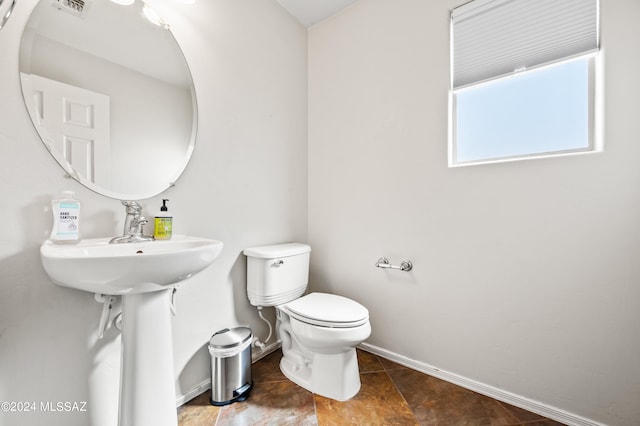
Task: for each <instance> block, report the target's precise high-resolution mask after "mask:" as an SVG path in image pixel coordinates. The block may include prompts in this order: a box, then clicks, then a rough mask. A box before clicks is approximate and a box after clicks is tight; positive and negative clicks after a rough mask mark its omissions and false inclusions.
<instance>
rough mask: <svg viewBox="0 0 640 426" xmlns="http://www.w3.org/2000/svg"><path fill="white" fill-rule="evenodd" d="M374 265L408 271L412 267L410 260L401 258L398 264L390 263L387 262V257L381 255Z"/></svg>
mask: <svg viewBox="0 0 640 426" xmlns="http://www.w3.org/2000/svg"><path fill="white" fill-rule="evenodd" d="M376 267H378V268H383V269H398V270H400V271H405V272H409V271H410V270H412V269H413V263H411V261H410V260H403V261H402V262H400V265H392V264H390V263H389V259H387V258H386V257H381V258H380V259H378V261H377V262H376Z"/></svg>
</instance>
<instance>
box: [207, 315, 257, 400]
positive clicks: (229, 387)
mask: <svg viewBox="0 0 640 426" xmlns="http://www.w3.org/2000/svg"><path fill="white" fill-rule="evenodd" d="M251 339H252V335H251V329H250V328H247V327H237V328H232V329H228V328H225V329H223V330H220V331H218V332H216V333H214V335H213V336H211V340H209V353H210V354H211V404H213V405H227V404H231V403H232V402H236V401H244V400H245V399H247V398H248V397H249V392H250V391H251V388H252V387H253V380H252V379H251Z"/></svg>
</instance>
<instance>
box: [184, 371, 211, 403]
mask: <svg viewBox="0 0 640 426" xmlns="http://www.w3.org/2000/svg"><path fill="white" fill-rule="evenodd" d="M209 389H211V377H209V378H208V379H207V380H205V381H203V382H201V383H200V384H198V385H197V386H195V387H194V388H192V389H191V390H190V391H189V392H187V393H185V394H184V395H180V396H178V397H177V398H176V407H179V406H181V405H184V404H186V403H187V402H189V401H191V400H192V399H193V398H195V397H197V396H199V395H201V394H203V393H205V392H206V391H208V390H209Z"/></svg>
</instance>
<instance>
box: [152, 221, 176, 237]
mask: <svg viewBox="0 0 640 426" xmlns="http://www.w3.org/2000/svg"><path fill="white" fill-rule="evenodd" d="M172 228H173V218H171V217H156V220H155V223H154V231H153V236H154V238H155V239H156V240H168V239H169V238H171V234H172V231H173V229H172Z"/></svg>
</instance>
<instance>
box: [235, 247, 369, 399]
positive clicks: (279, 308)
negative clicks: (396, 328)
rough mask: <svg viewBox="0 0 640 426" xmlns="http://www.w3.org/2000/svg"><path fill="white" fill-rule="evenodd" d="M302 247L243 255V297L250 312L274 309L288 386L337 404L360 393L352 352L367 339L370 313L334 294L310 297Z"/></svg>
mask: <svg viewBox="0 0 640 426" xmlns="http://www.w3.org/2000/svg"><path fill="white" fill-rule="evenodd" d="M310 251H311V248H310V247H309V246H308V245H305V244H296V243H291V244H280V245H272V246H264V247H255V248H252V249H246V250H245V251H244V254H245V255H247V258H248V261H247V295H248V297H249V301H250V302H251V304H253V305H254V306H274V307H275V308H276V318H277V323H276V331H277V334H278V337H279V339H280V341H281V343H282V354H283V357H282V359H281V360H280V369H281V371H282V372H283V374H284V375H285V376H286V377H287V378H288V379H289V380H291V381H292V382H294V383H296V384H298V385H299V386H301V387H303V388H305V389H307V390H309V391H311V392H313V393H315V394H318V395H322V396H325V397H327V398H331V399H335V400H338V401H345V400H347V399H350V398H352V397H353V396H355V395H356V394H357V393H358V391H359V390H360V374H359V370H358V359H357V355H356V349H355V348H356V346H357V345H358V344H360V343H362V342H363V341H364V340H365V339H367V338H368V337H369V335H370V334H371V325H370V323H369V311H368V310H367V309H366V308H365V307H364V306H362V305H361V304H359V303H357V302H355V301H353V300H351V299H349V298H346V297H343V296H338V295H334V294H326V293H310V294H307V295H306V296H302V297H300V296H301V295H302V294H303V293H304V291H305V290H306V288H307V284H308V276H309V253H310Z"/></svg>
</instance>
